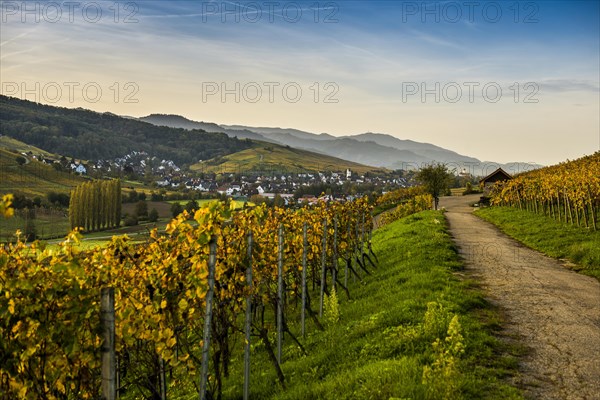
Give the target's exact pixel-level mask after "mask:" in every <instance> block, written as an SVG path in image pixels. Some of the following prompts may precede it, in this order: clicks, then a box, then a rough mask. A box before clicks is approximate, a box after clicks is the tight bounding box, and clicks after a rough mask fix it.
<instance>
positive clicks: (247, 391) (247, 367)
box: [244, 231, 253, 400]
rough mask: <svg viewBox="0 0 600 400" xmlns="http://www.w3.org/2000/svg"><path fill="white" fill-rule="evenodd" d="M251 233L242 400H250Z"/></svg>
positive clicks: (249, 239) (249, 234)
mask: <svg viewBox="0 0 600 400" xmlns="http://www.w3.org/2000/svg"><path fill="white" fill-rule="evenodd" d="M252 240H253V238H252V231H250V232H248V253H247V258H248V266H247V267H246V284H247V285H248V297H246V327H245V328H246V345H245V349H244V400H248V399H249V398H250V334H251V333H252Z"/></svg>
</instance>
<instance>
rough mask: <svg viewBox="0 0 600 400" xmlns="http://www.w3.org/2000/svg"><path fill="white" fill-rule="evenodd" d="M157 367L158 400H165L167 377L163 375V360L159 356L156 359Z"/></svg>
mask: <svg viewBox="0 0 600 400" xmlns="http://www.w3.org/2000/svg"><path fill="white" fill-rule="evenodd" d="M158 367H159V377H158V379H159V386H160V387H159V389H160V400H167V375H166V373H165V360H164V359H163V358H162V357H160V356H159V358H158Z"/></svg>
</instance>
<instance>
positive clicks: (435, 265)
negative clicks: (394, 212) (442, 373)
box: [224, 211, 521, 400]
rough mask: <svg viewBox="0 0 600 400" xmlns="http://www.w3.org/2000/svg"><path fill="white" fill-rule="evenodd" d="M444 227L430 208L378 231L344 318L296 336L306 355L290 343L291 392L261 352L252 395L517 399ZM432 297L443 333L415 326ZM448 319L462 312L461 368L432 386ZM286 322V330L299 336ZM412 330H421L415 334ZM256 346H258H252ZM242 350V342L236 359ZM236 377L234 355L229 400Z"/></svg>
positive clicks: (479, 300) (492, 317)
mask: <svg viewBox="0 0 600 400" xmlns="http://www.w3.org/2000/svg"><path fill="white" fill-rule="evenodd" d="M443 221H444V219H443V215H442V214H441V213H439V212H434V211H429V212H424V213H420V214H416V215H413V216H411V217H407V218H404V219H401V220H399V221H397V222H395V223H393V224H390V225H388V226H386V227H384V228H381V229H379V230H377V231H376V232H375V233H374V236H373V243H374V250H375V252H376V254H378V258H379V260H380V265H379V268H378V269H377V270H375V271H374V274H373V275H372V276H368V277H365V283H364V284H360V283H354V284H350V290H351V294H352V300H350V301H349V300H347V299H346V296H345V294H344V293H343V292H341V291H340V292H339V294H338V296H339V298H340V316H341V319H340V321H339V322H338V323H337V324H334V325H331V326H330V327H329V328H328V329H327V331H326V332H318V331H316V330H315V328H314V327H313V326H312V323H311V322H309V323H308V328H307V331H308V332H309V334H308V335H307V338H306V339H301V341H302V343H303V344H304V345H305V347H306V350H307V352H308V355H307V356H303V355H302V354H301V353H300V351H299V349H298V348H297V347H296V346H293V345H289V343H290V340H289V338H288V339H287V340H288V342H287V343H286V344H288V346H286V347H284V351H283V356H284V360H285V362H284V364H283V371H284V374H285V376H286V379H287V386H288V387H287V390H285V391H283V390H282V389H281V388H280V387H279V385H278V384H277V383H276V375H275V374H274V372H273V368H272V367H271V365H270V364H269V362H268V360H267V359H266V357H265V354H264V351H261V350H258V351H255V352H254V355H253V357H254V358H253V364H252V384H251V398H252V399H271V398H277V399H308V398H310V399H386V400H387V399H391V398H411V399H424V398H431V399H441V398H443V397H444V396H447V397H448V398H452V399H457V398H477V399H486V398H489V399H503V398H521V397H520V394H519V392H518V390H517V389H515V388H513V387H511V386H508V385H507V384H505V383H503V381H502V377H505V376H507V375H510V374H512V373H513V372H514V370H515V368H516V359H515V357H513V356H506V355H503V350H502V346H503V345H501V344H500V342H499V341H498V340H497V339H495V338H494V337H493V336H492V331H493V330H494V329H498V327H499V321H500V320H499V317H498V314H497V313H496V312H495V311H493V310H491V308H490V306H489V305H488V304H487V303H486V301H485V300H484V298H483V297H482V294H481V293H479V292H478V291H477V290H475V289H474V288H473V285H472V283H470V282H468V281H459V280H458V279H457V278H456V277H455V276H454V274H453V270H457V269H460V268H461V264H460V262H459V261H458V256H457V254H456V251H455V248H454V247H453V245H452V242H451V240H450V238H449V236H448V234H447V232H446V228H445V224H444V222H443ZM342 274H343V272H342ZM434 301H435V302H439V303H440V304H442V305H443V307H444V310H445V311H443V312H441V313H438V316H439V318H433V320H436V321H438V322H440V321H442V323H441V329H437V330H436V329H433V331H436V332H437V333H432V329H425V330H422V328H420V327H422V326H423V322H424V319H426V320H428V321H429V322H431V320H432V318H425V313H426V310H427V303H428V302H434ZM312 303H313V308H314V307H316V306H317V305H318V302H317V300H316V297H313V301H312ZM452 314H457V315H458V316H459V322H460V324H461V327H462V335H463V336H464V340H463V344H464V345H465V346H466V353H465V354H464V355H463V356H462V357H461V358H460V360H459V361H458V364H457V365H458V368H459V371H460V372H459V373H458V374H457V375H456V376H454V377H452V378H451V379H449V380H448V382H445V381H444V379H436V380H435V381H436V382H437V383H438V385H437V386H436V385H427V386H426V385H423V384H422V376H423V367H424V366H425V365H431V364H432V363H433V359H434V355H433V354H434V352H433V346H432V343H433V342H434V340H435V338H436V337H441V338H442V340H443V339H444V338H445V336H446V328H447V327H448V318H449V317H450V316H451V315H452ZM292 319H293V318H290V323H291V324H292V331H293V332H299V328H298V326H297V322H295V321H292ZM434 325H435V324H434ZM429 326H430V325H429ZM411 329H412V331H414V332H417V333H416V334H415V335H413V336H411V334H410V332H411ZM425 331H427V332H425ZM418 332H421V333H418ZM254 346H255V348H256V349H261V348H262V345H261V344H260V343H257V342H254ZM241 348H242V345H241V344H239V341H238V345H237V346H236V348H235V353H236V354H238V355H239V357H241V353H242V351H241ZM504 350H506V349H504ZM242 376H243V371H242V367H241V364H240V360H239V358H238V359H237V360H236V361H234V364H233V366H232V371H231V378H230V379H229V381H227V382H226V384H225V391H224V398H225V399H236V398H241V391H242V389H241V388H242V378H241V377H242ZM447 383H449V384H448V385H446V384H447ZM447 389H448V390H450V392H449V393H445V390H447ZM453 390H454V391H453Z"/></svg>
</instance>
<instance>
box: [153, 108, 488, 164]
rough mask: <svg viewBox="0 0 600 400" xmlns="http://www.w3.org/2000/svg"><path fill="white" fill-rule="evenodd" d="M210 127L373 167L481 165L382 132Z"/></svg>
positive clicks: (182, 122)
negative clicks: (438, 163) (429, 164)
mask: <svg viewBox="0 0 600 400" xmlns="http://www.w3.org/2000/svg"><path fill="white" fill-rule="evenodd" d="M175 117H177V119H176V118H175ZM141 119H142V120H144V121H147V122H150V123H154V124H161V125H166V126H174V127H189V128H200V127H203V129H210V128H209V127H208V126H207V125H208V123H206V122H195V121H191V120H188V119H186V118H184V117H180V116H161V115H156V114H155V115H152V116H148V117H143V118H141ZM175 124H176V125H175ZM210 125H211V126H213V129H215V130H218V131H219V132H224V133H226V134H227V135H229V136H237V137H238V138H247V137H249V138H251V139H255V140H263V141H268V142H273V143H278V144H282V145H287V146H290V147H296V148H300V149H304V150H309V151H314V152H318V153H321V154H325V155H329V156H333V157H338V158H342V159H344V160H348V161H352V162H357V163H360V164H366V165H372V166H376V167H385V168H403V167H405V168H406V167H411V166H412V167H415V165H418V166H420V165H422V164H423V163H430V162H434V161H437V162H446V163H478V162H480V161H479V160H478V159H477V158H474V157H469V156H464V155H461V154H458V153H456V152H454V151H451V150H448V149H444V148H443V147H440V146H436V145H433V144H430V143H420V142H416V141H413V140H403V139H399V138H396V137H394V136H391V135H387V134H381V133H371V132H369V133H363V134H359V135H347V136H341V137H336V136H332V135H330V134H327V133H321V134H314V133H310V132H305V131H301V130H299V129H293V128H267V127H249V126H243V125H217V124H210ZM189 128H188V129H189Z"/></svg>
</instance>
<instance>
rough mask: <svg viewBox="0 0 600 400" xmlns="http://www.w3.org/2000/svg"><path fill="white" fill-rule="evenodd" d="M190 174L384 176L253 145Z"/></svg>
mask: <svg viewBox="0 0 600 400" xmlns="http://www.w3.org/2000/svg"><path fill="white" fill-rule="evenodd" d="M191 168H192V170H196V171H202V172H216V173H235V172H238V171H241V172H244V171H253V172H262V173H270V172H274V173H297V172H319V171H341V172H344V171H345V170H346V169H350V170H351V171H352V172H353V173H358V174H360V175H363V174H365V173H366V172H371V173H375V174H377V173H385V172H386V171H385V169H383V168H376V167H369V166H366V165H362V164H358V163H354V162H351V161H346V160H341V159H339V158H335V157H331V156H327V155H322V154H318V153H314V152H310V151H307V150H302V149H295V148H292V147H288V146H281V145H277V144H269V143H256V144H255V145H254V146H253V147H252V148H251V149H246V150H242V151H240V152H237V153H234V154H230V155H227V156H224V157H219V158H217V159H212V160H208V161H205V162H202V163H198V164H195V165H193V166H192V167H191Z"/></svg>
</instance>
